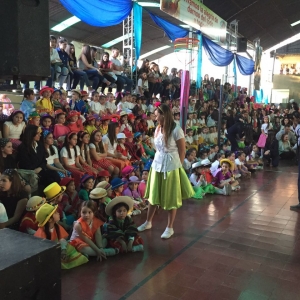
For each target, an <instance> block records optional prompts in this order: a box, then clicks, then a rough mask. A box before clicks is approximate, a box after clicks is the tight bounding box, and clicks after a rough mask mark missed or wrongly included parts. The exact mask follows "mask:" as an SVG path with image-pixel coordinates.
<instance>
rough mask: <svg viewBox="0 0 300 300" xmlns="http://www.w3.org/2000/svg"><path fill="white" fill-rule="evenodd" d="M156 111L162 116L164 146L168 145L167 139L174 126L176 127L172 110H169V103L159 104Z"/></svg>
mask: <svg viewBox="0 0 300 300" xmlns="http://www.w3.org/2000/svg"><path fill="white" fill-rule="evenodd" d="M157 112H158V113H159V114H160V115H163V116H164V124H163V125H162V127H163V132H164V140H165V144H166V146H168V140H169V138H170V136H171V134H172V132H173V130H174V128H175V127H176V123H175V122H174V119H173V115H172V111H171V109H170V107H169V105H167V104H161V105H160V106H159V107H158V108H157Z"/></svg>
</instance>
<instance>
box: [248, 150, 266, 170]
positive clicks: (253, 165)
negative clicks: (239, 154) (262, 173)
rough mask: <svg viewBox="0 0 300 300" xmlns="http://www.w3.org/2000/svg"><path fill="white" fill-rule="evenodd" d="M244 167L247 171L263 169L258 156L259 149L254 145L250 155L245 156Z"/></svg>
mask: <svg viewBox="0 0 300 300" xmlns="http://www.w3.org/2000/svg"><path fill="white" fill-rule="evenodd" d="M245 165H246V167H247V168H249V169H255V170H260V169H263V161H262V160H261V158H260V156H259V149H258V147H257V146H256V145H253V147H252V151H251V153H250V154H249V155H247V156H246V163H245Z"/></svg>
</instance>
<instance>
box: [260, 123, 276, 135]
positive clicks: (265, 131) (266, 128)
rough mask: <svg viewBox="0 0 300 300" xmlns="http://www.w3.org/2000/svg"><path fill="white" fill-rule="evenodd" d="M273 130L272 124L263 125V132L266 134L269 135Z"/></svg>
mask: <svg viewBox="0 0 300 300" xmlns="http://www.w3.org/2000/svg"><path fill="white" fill-rule="evenodd" d="M272 128H273V125H272V124H271V123H269V124H267V123H264V124H262V125H261V130H262V131H263V132H264V133H265V134H268V130H270V129H272Z"/></svg>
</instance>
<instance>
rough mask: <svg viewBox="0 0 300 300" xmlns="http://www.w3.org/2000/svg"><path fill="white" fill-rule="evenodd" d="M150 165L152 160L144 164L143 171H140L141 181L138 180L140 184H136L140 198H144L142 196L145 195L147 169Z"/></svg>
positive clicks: (148, 169)
mask: <svg viewBox="0 0 300 300" xmlns="http://www.w3.org/2000/svg"><path fill="white" fill-rule="evenodd" d="M151 165H152V161H150V162H148V163H147V164H146V165H145V167H144V169H143V173H142V181H141V182H140V184H139V186H138V191H139V193H140V195H141V197H142V199H144V196H145V191H146V186H147V180H148V175H149V171H150V169H151Z"/></svg>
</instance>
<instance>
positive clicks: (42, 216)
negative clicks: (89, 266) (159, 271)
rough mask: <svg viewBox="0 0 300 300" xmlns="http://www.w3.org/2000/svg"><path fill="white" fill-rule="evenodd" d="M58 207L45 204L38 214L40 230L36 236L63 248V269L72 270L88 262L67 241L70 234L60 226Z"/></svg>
mask: <svg viewBox="0 0 300 300" xmlns="http://www.w3.org/2000/svg"><path fill="white" fill-rule="evenodd" d="M57 208H58V206H57V205H54V206H53V205H50V204H48V203H45V204H43V205H42V206H41V207H40V208H39V209H38V210H37V212H36V215H35V216H36V220H37V222H38V227H39V229H38V230H37V232H36V233H35V234H34V236H36V237H39V238H42V239H47V240H50V241H54V242H57V243H59V244H60V246H61V268H62V269H71V268H74V267H77V266H80V265H82V264H85V263H87V262H88V259H87V258H86V257H85V256H84V255H80V253H78V252H77V251H76V250H75V249H74V247H72V246H71V245H70V244H69V243H68V242H67V241H66V239H67V238H68V236H69V234H68V233H67V232H66V231H65V230H64V229H63V227H62V226H60V225H59V224H57V223H58V221H59V218H60V217H59V213H58V211H57Z"/></svg>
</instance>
